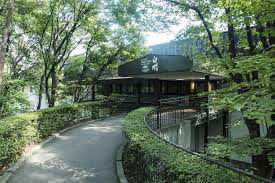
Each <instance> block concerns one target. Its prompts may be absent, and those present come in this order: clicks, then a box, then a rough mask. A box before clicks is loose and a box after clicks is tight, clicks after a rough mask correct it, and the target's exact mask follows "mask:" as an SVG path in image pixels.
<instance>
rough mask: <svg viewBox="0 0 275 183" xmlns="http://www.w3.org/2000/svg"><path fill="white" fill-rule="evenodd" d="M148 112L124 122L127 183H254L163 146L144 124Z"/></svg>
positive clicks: (132, 115) (144, 110)
mask: <svg viewBox="0 0 275 183" xmlns="http://www.w3.org/2000/svg"><path fill="white" fill-rule="evenodd" d="M150 110H151V108H140V109H137V110H135V111H133V112H131V113H129V114H128V115H127V116H126V118H125V119H124V123H123V132H124V134H125V136H126V139H127V145H126V148H125V150H124V153H123V164H124V169H125V172H126V175H127V178H128V180H129V182H131V183H134V182H137V183H143V182H155V183H163V182H167V183H175V182H180V183H181V182H184V183H185V182H187V183H254V182H256V181H254V180H251V179H250V178H249V177H246V176H242V175H239V174H238V173H235V172H233V171H231V170H227V169H225V168H222V167H218V166H217V165H214V164H209V163H208V162H206V161H205V160H203V159H201V158H199V157H198V156H195V155H191V154H189V153H187V152H184V151H182V150H180V149H178V148H176V147H174V146H172V145H170V144H167V143H165V142H163V141H162V140H160V139H159V138H158V137H156V136H155V135H154V134H152V133H151V132H150V131H149V130H148V129H147V127H146V126H145V124H144V116H145V115H146V113H147V112H149V111H150Z"/></svg>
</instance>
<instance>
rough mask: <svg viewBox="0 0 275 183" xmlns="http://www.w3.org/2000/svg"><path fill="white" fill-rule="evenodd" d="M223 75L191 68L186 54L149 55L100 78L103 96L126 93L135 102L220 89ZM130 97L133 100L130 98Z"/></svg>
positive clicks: (150, 101) (155, 100) (191, 62)
mask: <svg viewBox="0 0 275 183" xmlns="http://www.w3.org/2000/svg"><path fill="white" fill-rule="evenodd" d="M224 79H225V78H224V77H222V76H218V75H214V74H208V73H207V72H201V71H198V70H196V69H194V68H193V61H192V60H191V59H190V57H188V56H181V55H161V54H148V55H146V56H144V57H141V58H138V59H136V60H134V61H131V62H128V63H126V64H123V65H121V66H119V68H118V76H117V77H114V78H107V79H104V80H101V86H102V90H101V91H102V93H103V94H104V95H107V96H109V95H111V94H114V93H117V94H127V95H128V96H129V100H132V102H137V103H155V102H157V101H158V100H159V99H164V98H169V97H177V96H185V95H195V94H198V93H200V92H203V91H205V83H207V84H208V90H215V89H217V88H220V87H221V85H222V83H223V82H224ZM130 96H132V99H130V98H131V97H130Z"/></svg>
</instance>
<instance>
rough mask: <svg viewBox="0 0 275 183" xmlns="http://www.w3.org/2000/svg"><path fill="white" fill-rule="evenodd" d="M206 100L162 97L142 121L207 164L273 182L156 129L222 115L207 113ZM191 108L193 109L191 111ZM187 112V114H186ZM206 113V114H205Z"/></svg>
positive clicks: (202, 120) (152, 130) (197, 97)
mask: <svg viewBox="0 0 275 183" xmlns="http://www.w3.org/2000/svg"><path fill="white" fill-rule="evenodd" d="M207 101H208V99H207V98H206V97H199V96H185V97H179V98H173V99H164V100H160V101H159V106H158V107H155V108H154V109H152V110H151V111H150V112H148V113H147V114H146V115H145V117H144V123H145V125H146V127H147V128H148V129H149V130H150V131H151V133H153V134H154V135H155V136H157V137H158V138H159V139H160V140H161V141H163V142H165V143H167V144H170V145H172V146H174V147H176V148H178V149H181V150H182V151H184V152H187V153H189V154H191V155H195V156H197V157H199V158H201V159H203V160H205V161H206V162H207V163H209V164H214V165H217V166H218V167H223V168H225V169H228V170H231V171H233V172H235V173H237V174H239V178H240V179H241V176H246V177H249V178H251V179H252V180H255V181H260V182H264V183H275V182H274V181H272V180H269V179H266V178H263V177H259V176H256V175H254V174H251V173H249V172H247V171H244V170H241V169H238V168H235V167H233V166H231V165H229V164H226V163H225V162H221V161H217V160H214V159H211V158H209V157H208V156H206V155H203V154H200V153H197V152H194V151H191V150H189V149H185V148H183V147H182V146H180V145H178V144H174V143H172V142H171V141H169V140H168V139H165V138H164V137H162V136H161V135H160V134H159V133H157V132H156V130H158V129H161V128H163V127H167V126H169V125H173V124H175V123H177V122H180V121H182V120H186V119H194V118H195V119H196V123H201V122H204V120H205V119H206V118H208V120H211V119H216V118H219V117H222V116H223V115H222V113H219V112H217V111H214V112H212V114H211V112H210V113H209V112H207V111H206V110H207V107H206V106H205V103H206V102H207ZM192 110H193V111H192ZM188 113H189V114H188ZM207 115H208V116H207Z"/></svg>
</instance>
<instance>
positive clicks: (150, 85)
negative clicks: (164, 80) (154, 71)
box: [149, 81, 155, 93]
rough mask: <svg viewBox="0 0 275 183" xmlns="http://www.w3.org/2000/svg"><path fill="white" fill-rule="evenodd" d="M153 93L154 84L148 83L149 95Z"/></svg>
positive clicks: (152, 82)
mask: <svg viewBox="0 0 275 183" xmlns="http://www.w3.org/2000/svg"><path fill="white" fill-rule="evenodd" d="M154 92H155V82H154V81H149V93H154Z"/></svg>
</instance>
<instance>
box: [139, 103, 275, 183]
mask: <svg viewBox="0 0 275 183" xmlns="http://www.w3.org/2000/svg"><path fill="white" fill-rule="evenodd" d="M154 112H155V113H158V112H160V111H159V107H155V108H154V109H152V110H151V111H149V112H148V113H147V114H146V115H145V116H144V124H145V126H146V127H147V128H148V129H149V130H150V132H151V133H153V134H154V135H155V136H157V137H158V138H159V139H161V140H162V141H164V142H166V143H168V144H170V145H172V146H175V147H176V148H179V149H181V150H183V151H185V152H187V153H189V154H192V155H195V156H197V157H199V158H201V159H203V160H205V161H207V162H209V163H210V164H215V165H217V166H221V167H223V168H226V169H228V170H231V171H234V172H236V173H238V174H240V175H244V176H247V177H250V178H252V179H254V180H257V181H261V182H264V183H275V182H274V181H272V180H269V179H266V178H263V177H259V176H256V175H253V174H251V173H248V172H246V171H244V170H241V169H238V168H235V167H233V166H230V165H227V164H225V163H221V162H219V161H216V160H213V159H210V158H208V157H207V156H205V155H202V154H199V153H196V152H193V151H191V150H188V149H185V148H183V147H181V146H179V145H177V144H174V143H172V142H170V141H169V140H167V139H165V138H163V137H161V136H160V135H159V134H158V133H156V132H155V131H154V130H153V129H151V127H150V126H149V125H148V124H147V118H148V117H149V115H151V114H152V113H154Z"/></svg>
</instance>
